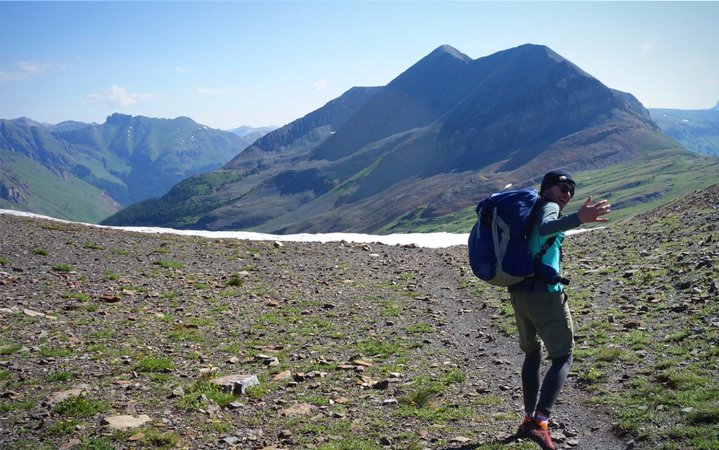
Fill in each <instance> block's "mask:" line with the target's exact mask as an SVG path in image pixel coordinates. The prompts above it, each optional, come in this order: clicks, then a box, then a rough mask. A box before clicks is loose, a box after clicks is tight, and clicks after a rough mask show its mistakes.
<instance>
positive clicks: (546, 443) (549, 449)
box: [520, 420, 557, 450]
mask: <svg viewBox="0 0 719 450" xmlns="http://www.w3.org/2000/svg"><path fill="white" fill-rule="evenodd" d="M522 425H524V424H522ZM520 428H521V426H520ZM526 429H527V430H528V431H527V434H525V436H526V437H527V438H528V439H529V440H532V441H534V442H536V443H537V444H539V446H540V447H542V450H556V449H557V447H555V446H554V442H552V436H550V434H549V430H547V429H546V428H543V427H542V426H541V425H540V424H538V423H537V422H536V421H534V420H533V421H532V422H531V423H530V424H529V425H527V426H526Z"/></svg>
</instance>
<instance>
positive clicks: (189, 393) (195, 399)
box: [178, 380, 236, 411]
mask: <svg viewBox="0 0 719 450" xmlns="http://www.w3.org/2000/svg"><path fill="white" fill-rule="evenodd" d="M203 396H204V397H206V398H207V399H208V400H213V401H214V402H215V403H217V405H218V406H220V407H222V408H224V407H226V406H228V405H229V404H230V403H232V402H234V401H235V400H236V398H235V396H234V395H232V394H231V393H228V392H225V391H223V390H222V389H221V388H220V386H218V385H216V384H214V383H212V382H211V381H208V380H197V381H195V382H194V383H192V384H190V385H189V386H187V387H186V388H185V395H183V396H182V397H181V398H180V400H179V401H178V406H179V407H181V408H183V409H185V410H188V411H190V410H196V409H199V408H202V407H203V406H205V403H203Z"/></svg>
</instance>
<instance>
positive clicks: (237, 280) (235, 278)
mask: <svg viewBox="0 0 719 450" xmlns="http://www.w3.org/2000/svg"><path fill="white" fill-rule="evenodd" d="M244 284H245V280H244V279H243V278H242V277H241V276H240V275H239V274H236V273H234V274H232V276H231V277H230V279H229V280H227V285H228V286H237V287H242V286H243V285H244Z"/></svg>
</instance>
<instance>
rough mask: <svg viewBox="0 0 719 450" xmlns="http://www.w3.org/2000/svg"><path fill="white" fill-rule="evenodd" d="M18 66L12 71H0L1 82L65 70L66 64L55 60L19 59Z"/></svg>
mask: <svg viewBox="0 0 719 450" xmlns="http://www.w3.org/2000/svg"><path fill="white" fill-rule="evenodd" d="M15 66H16V68H15V69H14V70H10V71H7V72H5V71H0V82H9V81H23V80H26V79H28V78H30V77H33V76H37V75H45V74H49V73H53V72H58V71H61V70H65V66H64V65H62V64H57V63H53V62H38V61H18V62H16V63H15Z"/></svg>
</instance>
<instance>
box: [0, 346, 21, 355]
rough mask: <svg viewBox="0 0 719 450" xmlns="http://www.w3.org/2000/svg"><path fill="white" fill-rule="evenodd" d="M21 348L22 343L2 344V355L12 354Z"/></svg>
mask: <svg viewBox="0 0 719 450" xmlns="http://www.w3.org/2000/svg"><path fill="white" fill-rule="evenodd" d="M21 349H22V345H20V344H9V345H2V346H0V356H7V355H12V354H13V353H17V352H19V351H20V350H21Z"/></svg>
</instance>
